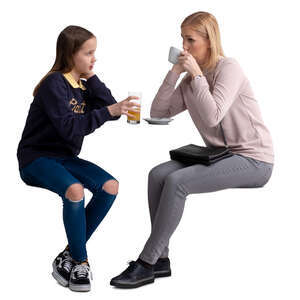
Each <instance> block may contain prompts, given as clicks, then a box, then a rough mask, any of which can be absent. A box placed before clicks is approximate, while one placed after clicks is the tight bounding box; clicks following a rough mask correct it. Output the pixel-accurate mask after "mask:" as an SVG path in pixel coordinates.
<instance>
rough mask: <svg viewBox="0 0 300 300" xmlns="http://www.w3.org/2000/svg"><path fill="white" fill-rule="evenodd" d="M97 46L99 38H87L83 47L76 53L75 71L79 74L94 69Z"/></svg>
mask: <svg viewBox="0 0 300 300" xmlns="http://www.w3.org/2000/svg"><path fill="white" fill-rule="evenodd" d="M96 48H97V39H96V38H95V37H93V38H90V39H89V40H86V41H85V42H84V43H83V44H82V46H81V48H80V49H79V50H78V51H77V52H76V53H75V54H74V56H73V60H74V64H75V66H74V69H73V70H74V71H75V72H76V73H78V74H82V73H88V72H90V71H91V70H92V69H93V66H94V63H95V61H96V58H95V51H96Z"/></svg>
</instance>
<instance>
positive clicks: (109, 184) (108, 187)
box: [102, 179, 119, 195]
mask: <svg viewBox="0 0 300 300" xmlns="http://www.w3.org/2000/svg"><path fill="white" fill-rule="evenodd" d="M102 189H103V190H104V191H105V192H107V193H109V194H112V195H116V194H117V193H118V191H119V182H118V181H117V180H115V179H110V180H108V181H106V182H105V183H104V184H103V186H102Z"/></svg>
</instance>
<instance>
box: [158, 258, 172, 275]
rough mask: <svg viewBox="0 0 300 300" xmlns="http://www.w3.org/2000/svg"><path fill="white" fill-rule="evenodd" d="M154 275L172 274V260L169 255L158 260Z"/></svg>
mask: <svg viewBox="0 0 300 300" xmlns="http://www.w3.org/2000/svg"><path fill="white" fill-rule="evenodd" d="M154 276H155V278H158V277H168V276H171V268H170V260H169V258H168V257H166V258H159V259H158V260H157V262H156V264H155V265H154Z"/></svg>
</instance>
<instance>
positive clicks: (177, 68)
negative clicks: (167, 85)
mask: <svg viewBox="0 0 300 300" xmlns="http://www.w3.org/2000/svg"><path fill="white" fill-rule="evenodd" d="M172 71H173V72H174V73H177V74H178V75H180V74H181V73H183V72H185V69H184V68H183V66H182V65H181V64H179V63H177V64H175V65H173V67H172Z"/></svg>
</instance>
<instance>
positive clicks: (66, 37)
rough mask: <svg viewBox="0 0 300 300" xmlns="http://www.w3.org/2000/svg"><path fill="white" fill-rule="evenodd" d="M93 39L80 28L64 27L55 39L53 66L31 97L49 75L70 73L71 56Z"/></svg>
mask: <svg viewBox="0 0 300 300" xmlns="http://www.w3.org/2000/svg"><path fill="white" fill-rule="evenodd" d="M93 37H95V36H94V34H93V33H91V32H90V31H88V30H87V29H85V28H82V27H80V26H75V25H70V26H68V27H66V28H65V29H64V30H63V31H62V32H61V33H60V34H59V36H58V38H57V43H56V58H55V62H54V65H53V66H52V68H51V69H50V71H49V72H48V73H47V74H46V75H45V76H44V77H43V78H42V79H41V80H40V82H39V83H38V84H37V86H36V87H35V88H34V91H33V96H35V95H36V94H37V91H38V89H39V87H40V85H41V83H42V82H43V81H44V80H45V79H46V78H47V76H49V75H50V74H51V73H53V72H56V71H60V72H62V73H67V72H70V71H71V70H72V69H73V67H74V61H73V55H74V54H75V53H76V52H77V51H78V50H79V49H80V47H81V46H82V44H83V43H84V42H85V41H86V40H88V39H90V38H93Z"/></svg>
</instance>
